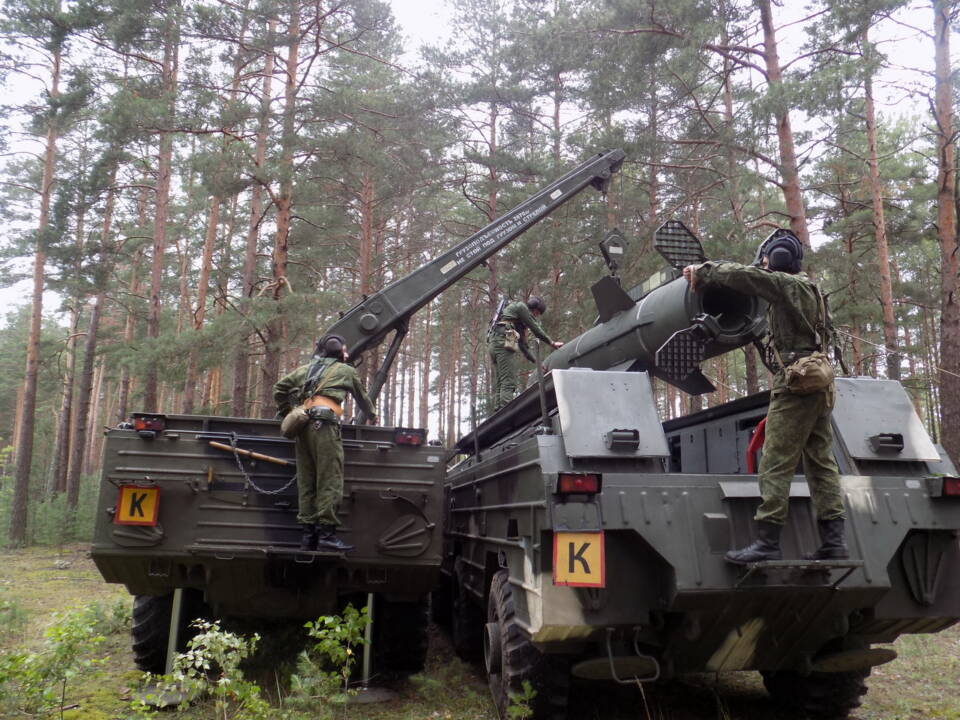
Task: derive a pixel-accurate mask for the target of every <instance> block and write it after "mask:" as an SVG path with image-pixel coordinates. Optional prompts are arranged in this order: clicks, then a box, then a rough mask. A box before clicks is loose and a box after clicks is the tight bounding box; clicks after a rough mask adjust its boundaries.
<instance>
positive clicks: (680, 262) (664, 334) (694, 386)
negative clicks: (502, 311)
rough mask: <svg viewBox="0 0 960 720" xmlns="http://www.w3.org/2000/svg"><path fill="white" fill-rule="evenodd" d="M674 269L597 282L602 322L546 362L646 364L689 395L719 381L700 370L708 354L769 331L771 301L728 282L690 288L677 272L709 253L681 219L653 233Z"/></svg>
mask: <svg viewBox="0 0 960 720" xmlns="http://www.w3.org/2000/svg"><path fill="white" fill-rule="evenodd" d="M654 248H656V250H657V251H658V252H659V253H660V254H661V255H662V256H663V257H664V258H665V259H666V260H667V262H668V263H669V264H670V266H671V268H672V270H668V271H667V272H666V273H661V276H660V278H659V280H660V282H658V283H657V282H654V283H646V284H645V285H643V286H640V287H638V288H635V289H634V290H632V291H631V292H627V291H625V290H624V289H623V288H622V287H621V286H620V283H619V280H618V279H617V278H616V277H615V276H607V277H604V278H601V279H600V280H599V281H598V282H597V283H595V284H594V285H593V287H592V288H591V291H592V292H593V297H594V300H595V301H596V304H597V311H598V319H597V323H596V324H595V325H594V326H593V327H592V328H590V329H589V330H587V331H586V332H585V333H583V334H582V335H579V336H578V337H576V338H574V339H573V340H571V341H570V342H568V343H566V344H565V345H564V346H563V347H561V348H559V349H558V350H555V351H554V352H552V353H551V354H550V355H548V356H547V358H546V360H545V361H544V366H545V368H546V369H547V370H559V369H564V368H572V367H581V368H591V369H593V370H634V371H643V370H645V371H647V372H649V373H650V374H651V375H653V376H654V377H657V378H660V379H661V380H664V381H665V382H668V383H670V384H671V385H674V386H675V387H678V388H680V389H681V390H683V391H684V392H687V393H690V394H692V395H699V394H702V393H706V392H711V391H713V390H714V389H715V388H714V386H713V383H711V382H710V381H709V380H708V379H707V378H706V377H705V376H704V375H703V373H702V372H701V370H700V364H701V363H702V362H703V361H704V360H705V359H707V358H710V357H714V356H716V355H722V354H723V353H725V352H729V351H730V350H734V349H736V348H738V347H742V346H744V345H746V344H747V343H750V342H753V341H754V340H757V339H759V338H760V337H762V336H763V334H764V332H765V331H766V327H767V322H766V311H767V302H766V301H765V300H763V299H762V298H759V297H755V296H752V295H745V294H743V293H739V292H734V291H732V290H727V289H724V288H703V289H698V290H696V291H693V290H691V289H690V287H689V284H688V283H687V281H686V279H684V278H683V277H682V275H681V274H680V273H681V271H682V270H683V268H684V267H685V266H687V265H691V264H696V263H701V262H703V261H704V259H705V257H704V253H703V246H702V245H701V244H700V240H698V239H697V237H696V236H695V235H694V234H693V233H692V232H690V230H688V229H687V228H686V226H684V224H683V223H681V222H680V221H678V220H668V221H667V222H665V223H664V224H663V225H661V226H660V228H658V229H657V231H656V233H654Z"/></svg>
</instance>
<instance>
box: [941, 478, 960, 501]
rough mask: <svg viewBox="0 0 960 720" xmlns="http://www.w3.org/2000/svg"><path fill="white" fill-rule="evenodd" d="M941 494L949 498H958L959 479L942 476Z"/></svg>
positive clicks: (959, 491)
mask: <svg viewBox="0 0 960 720" xmlns="http://www.w3.org/2000/svg"><path fill="white" fill-rule="evenodd" d="M943 494H944V495H949V496H950V497H960V477H953V476H951V475H946V476H944V478H943Z"/></svg>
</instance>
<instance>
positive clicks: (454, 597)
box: [450, 558, 483, 660]
mask: <svg viewBox="0 0 960 720" xmlns="http://www.w3.org/2000/svg"><path fill="white" fill-rule="evenodd" d="M453 577H454V580H453V588H452V591H451V593H450V599H451V603H450V624H451V628H450V635H451V637H452V639H453V650H454V652H455V653H456V654H457V657H459V658H460V659H462V660H476V659H477V658H478V657H480V649H481V647H482V645H481V638H482V633H483V615H482V614H481V613H480V608H479V607H477V605H476V603H474V602H473V601H472V600H471V599H470V596H469V594H468V593H467V592H466V590H464V589H463V567H462V564H461V562H460V560H459V558H458V559H457V563H456V565H455V566H454V575H453Z"/></svg>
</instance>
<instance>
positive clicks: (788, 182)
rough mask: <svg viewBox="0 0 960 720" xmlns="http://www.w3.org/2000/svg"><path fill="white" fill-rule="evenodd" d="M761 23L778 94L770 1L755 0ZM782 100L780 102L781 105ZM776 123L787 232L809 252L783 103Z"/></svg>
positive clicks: (770, 73) (772, 87) (770, 81)
mask: <svg viewBox="0 0 960 720" xmlns="http://www.w3.org/2000/svg"><path fill="white" fill-rule="evenodd" d="M757 6H758V7H759V8H760V22H761V24H762V25H763V58H764V62H765V64H766V67H767V83H768V85H769V86H770V92H771V94H773V93H779V92H780V91H781V90H782V86H783V76H782V71H781V68H780V56H779V54H778V51H777V36H776V32H775V31H774V27H773V15H772V13H771V11H770V0H757ZM783 102H784V101H783V100H781V103H783ZM774 115H775V119H776V123H777V140H778V141H779V145H780V168H779V170H780V178H781V180H782V182H783V199H784V202H785V203H786V205H787V213H788V214H789V215H790V229H791V230H793V232H794V234H795V235H796V236H797V237H798V238H799V239H800V242H801V243H802V244H803V246H804V247H805V248H806V249H808V250H809V249H810V233H809V232H808V231H807V213H806V210H805V209H804V207H803V196H802V195H801V192H800V171H799V169H798V165H797V153H796V150H795V149H794V145H793V130H792V128H791V127H790V112H789V110H788V109H787V106H786V105H785V104H783V105H781V106H780V107H779V108H777V110H776V111H775V113H774Z"/></svg>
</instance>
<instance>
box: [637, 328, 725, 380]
mask: <svg viewBox="0 0 960 720" xmlns="http://www.w3.org/2000/svg"><path fill="white" fill-rule="evenodd" d="M705 354H706V350H705V347H704V331H703V329H702V328H701V327H699V326H697V325H694V326H691V327H688V328H686V329H684V330H677V332H675V333H674V334H673V335H671V336H670V339H669V340H667V341H666V342H665V343H664V344H663V345H662V346H661V347H660V349H659V350H657V355H656V370H655V371H653V370H651V372H653V373H654V374H655V375H656V376H657V377H660V378H661V379H663V380H666V381H667V382H669V383H671V384H672V385H675V386H676V387H678V388H680V389H681V390H683V391H685V392H689V393H691V394H693V395H699V394H700V393H704V392H710V391H712V390H714V387H713V384H712V383H711V382H710V381H709V380H707V378H706V377H704V375H703V373H701V372H700V363H702V362H703V360H704V356H705ZM688 388H690V389H688Z"/></svg>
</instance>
